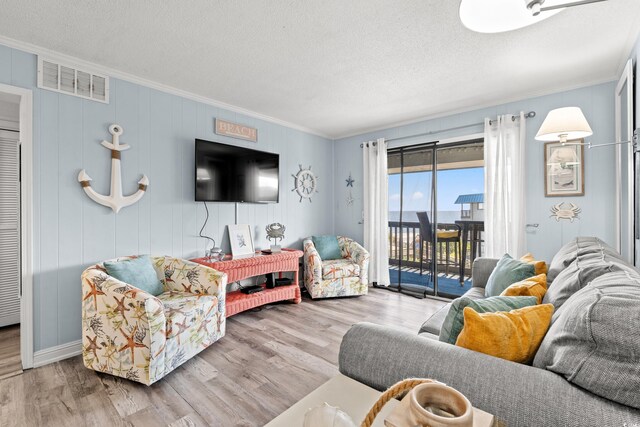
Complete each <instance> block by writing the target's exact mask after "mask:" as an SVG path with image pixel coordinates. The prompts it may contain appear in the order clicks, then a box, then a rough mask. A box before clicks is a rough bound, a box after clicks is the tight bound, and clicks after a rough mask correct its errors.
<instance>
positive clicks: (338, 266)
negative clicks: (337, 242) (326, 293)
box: [322, 259, 360, 280]
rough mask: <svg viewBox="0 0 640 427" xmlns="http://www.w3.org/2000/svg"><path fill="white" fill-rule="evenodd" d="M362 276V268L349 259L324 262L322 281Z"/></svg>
mask: <svg viewBox="0 0 640 427" xmlns="http://www.w3.org/2000/svg"><path fill="white" fill-rule="evenodd" d="M358 276H360V266H359V265H358V264H356V263H355V262H352V261H351V260H348V259H332V260H329V261H322V279H324V280H327V279H341V278H343V277H358Z"/></svg>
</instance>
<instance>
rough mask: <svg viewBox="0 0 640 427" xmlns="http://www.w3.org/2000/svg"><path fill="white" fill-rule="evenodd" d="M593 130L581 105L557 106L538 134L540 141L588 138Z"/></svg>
mask: <svg viewBox="0 0 640 427" xmlns="http://www.w3.org/2000/svg"><path fill="white" fill-rule="evenodd" d="M591 135H593V131H592V130H591V127H590V126H589V122H587V119H586V117H585V116H584V114H582V110H581V109H580V107H564V108H556V109H555V110H551V111H549V113H548V114H547V117H546V118H545V119H544V122H542V126H540V130H538V134H537V135H536V139H537V140H538V141H545V142H550V141H562V142H566V141H567V140H570V139H580V138H586V137H587V136H591Z"/></svg>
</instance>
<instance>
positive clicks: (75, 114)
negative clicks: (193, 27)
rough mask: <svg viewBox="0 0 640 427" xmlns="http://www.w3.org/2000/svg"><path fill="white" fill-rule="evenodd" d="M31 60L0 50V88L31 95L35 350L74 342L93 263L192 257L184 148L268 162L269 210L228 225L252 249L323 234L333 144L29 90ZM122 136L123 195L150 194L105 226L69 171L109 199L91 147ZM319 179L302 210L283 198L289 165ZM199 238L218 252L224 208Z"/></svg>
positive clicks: (282, 130)
mask: <svg viewBox="0 0 640 427" xmlns="http://www.w3.org/2000/svg"><path fill="white" fill-rule="evenodd" d="M36 65H37V63H36V56H35V55H31V54H28V53H25V52H22V51H19V50H15V49H10V48H8V47H5V46H2V45H0V83H5V84H9V85H14V86H20V87H24V88H29V89H32V90H33V95H34V125H33V127H34V128H33V131H34V243H35V250H34V252H35V258H34V268H35V276H34V294H35V301H34V303H35V307H34V309H35V328H34V334H35V343H34V346H35V350H36V351H37V350H41V349H45V348H48V347H52V346H55V345H59V344H63V343H67V342H71V341H74V340H78V339H80V319H81V315H80V299H81V291H80V274H81V272H82V270H83V269H84V268H85V267H86V266H88V265H90V264H93V263H95V262H97V261H101V260H105V259H109V258H113V257H116V256H121V255H128V254H140V253H152V254H167V255H173V256H178V257H185V258H190V257H195V256H199V255H201V254H202V253H203V250H204V245H205V241H204V240H203V239H200V238H199V237H197V235H198V232H199V230H200V227H201V226H202V223H203V220H204V216H205V212H204V207H203V204H202V203H195V202H194V201H193V200H194V191H193V179H194V178H193V176H194V172H193V167H194V158H193V157H194V139H195V138H202V139H206V140H216V141H220V142H226V143H231V144H235V145H239V146H244V147H251V148H256V149H259V150H264V151H272V152H276V153H279V154H280V184H281V186H280V203H278V204H270V205H254V204H244V205H241V206H240V210H239V218H238V222H239V223H248V224H251V225H253V226H254V229H255V235H254V237H255V243H256V246H257V247H265V246H266V245H267V244H268V242H267V240H266V238H265V232H264V228H265V226H266V224H269V223H271V222H280V223H283V224H285V225H286V227H287V231H286V239H285V240H284V241H283V244H284V245H287V246H294V247H301V239H302V238H303V237H305V236H308V235H311V234H322V233H332V232H333V215H332V214H330V210H329V209H330V208H329V207H330V206H331V204H332V203H333V200H334V197H333V188H334V185H333V180H332V176H333V143H332V141H330V140H327V139H324V138H321V137H318V136H314V135H310V134H306V133H303V132H300V131H297V130H293V129H290V128H286V127H283V126H278V125H275V124H272V123H268V122H265V121H261V120H257V119H253V118H250V117H245V116H242V115H239V114H236V113H233V112H229V111H226V110H222V109H219V108H215V107H212V106H209V105H205V104H201V103H198V102H194V101H190V100H187V99H184V98H180V97H177V96H173V95H169V94H166V93H163V92H159V91H156V90H153V89H149V88H146V87H143V86H139V85H136V84H132V83H128V82H125V81H122V80H117V79H111V100H110V103H109V104H102V103H99V102H95V101H88V100H83V99H80V98H76V97H72V96H68V95H62V94H58V93H55V92H51V91H46V90H40V89H37V88H36V72H37V70H36ZM214 117H219V118H222V119H227V120H231V121H234V122H239V123H244V124H247V125H249V126H253V127H256V128H257V129H258V143H257V144H256V143H251V142H243V141H240V140H236V139H231V138H224V137H220V136H217V135H215V134H214V133H213V119H214ZM112 123H118V124H120V125H122V127H123V128H124V134H123V136H122V137H121V141H122V142H123V143H127V144H130V145H131V149H130V150H128V151H125V152H124V153H123V157H122V169H123V187H124V192H125V194H130V193H132V192H134V191H135V190H136V188H137V184H136V183H137V181H138V179H139V178H140V175H141V174H142V173H144V174H146V175H147V176H148V177H149V180H150V185H149V189H148V191H147V194H146V195H145V196H144V197H143V198H142V200H141V201H140V202H139V203H137V204H135V205H133V206H130V207H127V208H124V209H123V210H122V211H120V213H119V214H117V215H115V214H113V213H112V211H111V209H109V208H105V207H103V206H100V205H98V204H96V203H94V202H93V201H92V200H90V199H89V198H88V197H87V196H86V195H85V194H84V192H83V191H82V189H81V187H80V185H79V184H78V182H77V179H76V178H77V175H78V172H79V170H80V169H82V168H85V169H86V170H87V173H88V174H89V175H90V176H91V177H92V178H93V182H92V186H93V187H94V188H95V190H96V191H98V192H100V193H102V194H108V193H109V185H110V184H109V179H110V165H111V161H110V156H109V151H108V150H107V149H105V148H103V147H102V146H101V145H100V141H101V140H103V139H107V140H110V134H109V133H108V126H109V125H110V124H112ZM300 163H301V164H302V165H303V166H305V167H306V166H309V165H311V166H312V168H313V170H314V171H315V172H316V173H317V175H318V176H319V177H320V180H319V185H320V186H319V191H320V192H319V193H318V194H316V195H315V196H314V197H313V203H311V204H310V203H309V202H305V203H299V201H298V200H299V199H298V197H296V196H295V193H292V192H291V188H293V178H292V177H291V174H292V173H296V172H297V171H298V164H300ZM209 206H210V212H211V217H210V220H209V224H208V226H207V229H206V231H205V234H208V235H210V236H213V237H214V238H216V239H217V240H218V241H219V242H220V241H221V242H222V246H223V248H224V249H226V250H227V251H228V246H229V245H228V236H227V234H226V233H225V228H226V225H227V224H233V223H234V216H235V210H234V205H233V204H230V203H225V204H209Z"/></svg>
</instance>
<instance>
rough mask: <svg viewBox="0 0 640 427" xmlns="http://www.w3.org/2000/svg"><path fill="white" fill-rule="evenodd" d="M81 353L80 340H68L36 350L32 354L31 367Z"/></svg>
mask: <svg viewBox="0 0 640 427" xmlns="http://www.w3.org/2000/svg"><path fill="white" fill-rule="evenodd" d="M80 353H82V340H77V341H72V342H68V343H66V344H61V345H57V346H55V347H49V348H45V349H44V350H38V351H36V352H35V353H34V354H33V367H34V368H37V367H39V366H44V365H48V364H49V363H53V362H57V361H59V360H64V359H68V358H70V357H73V356H77V355H78V354H80Z"/></svg>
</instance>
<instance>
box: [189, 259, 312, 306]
mask: <svg viewBox="0 0 640 427" xmlns="http://www.w3.org/2000/svg"><path fill="white" fill-rule="evenodd" d="M302 255H303V254H302V251H299V250H297V249H282V252H280V253H274V254H271V255H263V254H262V253H260V252H256V254H255V255H253V256H251V257H243V258H235V259H234V258H233V257H231V256H226V257H225V259H224V260H223V261H213V260H211V259H210V258H196V259H192V260H191V261H193V262H197V263H198V264H202V265H206V266H207V267H211V268H213V269H215V270H218V271H221V272H223V273H226V274H227V277H228V283H231V282H237V281H239V280H243V279H248V278H249V277H255V276H261V275H263V274H269V273H282V272H283V271H292V272H293V282H292V283H291V284H290V285H287V286H277V287H275V288H273V289H267V288H266V287H265V285H264V284H263V285H261V286H262V287H263V288H265V289H264V290H263V291H262V292H256V293H255V294H243V293H242V292H240V291H233V292H229V293H227V295H226V303H225V308H226V316H227V317H230V316H233V315H234V314H238V313H240V312H243V311H246V310H250V309H252V308H255V307H259V306H261V305H264V304H269V303H272V302H276V301H292V302H294V303H295V304H299V303H300V302H301V301H302V297H301V296H300V286H299V284H298V259H299V258H300V257H302Z"/></svg>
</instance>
